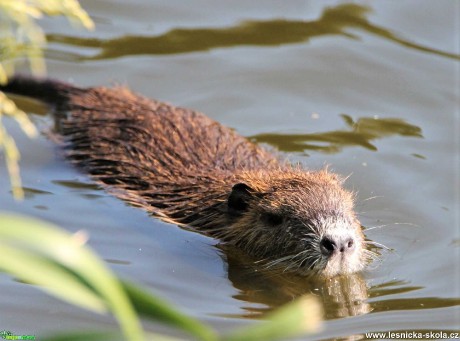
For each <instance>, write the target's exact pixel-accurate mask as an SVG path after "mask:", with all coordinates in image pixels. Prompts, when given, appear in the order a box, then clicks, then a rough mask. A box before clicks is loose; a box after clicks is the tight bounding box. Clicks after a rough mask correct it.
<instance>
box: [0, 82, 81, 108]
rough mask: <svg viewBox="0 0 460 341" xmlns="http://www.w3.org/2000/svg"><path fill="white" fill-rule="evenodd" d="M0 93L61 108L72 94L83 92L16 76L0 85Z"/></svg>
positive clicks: (67, 86) (66, 85)
mask: <svg viewBox="0 0 460 341" xmlns="http://www.w3.org/2000/svg"><path fill="white" fill-rule="evenodd" d="M0 91H4V92H9V93H12V94H16V95H21V96H27V97H31V98H34V99H38V100H40V101H43V102H45V103H48V104H52V105H54V106H57V107H62V106H65V105H66V104H67V102H68V101H69V98H70V96H71V95H72V94H77V93H79V92H81V91H83V90H82V89H80V88H77V87H74V86H73V85H71V84H68V83H64V82H59V81H55V80H50V79H40V78H33V77H28V76H21V75H16V76H14V77H12V78H10V79H9V80H8V83H7V84H4V85H1V84H0Z"/></svg>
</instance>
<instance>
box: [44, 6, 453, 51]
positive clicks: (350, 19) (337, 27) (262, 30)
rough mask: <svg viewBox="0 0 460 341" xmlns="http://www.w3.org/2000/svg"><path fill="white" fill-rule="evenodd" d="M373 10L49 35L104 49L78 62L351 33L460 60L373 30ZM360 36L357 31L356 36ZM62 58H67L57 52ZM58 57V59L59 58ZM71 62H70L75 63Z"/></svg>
mask: <svg viewBox="0 0 460 341" xmlns="http://www.w3.org/2000/svg"><path fill="white" fill-rule="evenodd" d="M369 12H370V8H369V7H366V6H362V5H358V4H342V5H339V6H335V7H329V8H326V9H325V10H324V11H323V13H322V15H321V17H320V18H319V19H317V20H314V21H302V20H283V19H279V20H268V21H246V22H243V23H241V24H239V25H237V26H233V27H228V28H201V29H185V28H179V29H173V30H171V31H169V32H166V33H165V34H162V35H158V36H152V37H149V36H124V37H120V38H115V39H109V40H103V39H97V38H77V37H67V36H62V35H49V36H48V40H49V41H51V42H58V43H64V44H69V45H76V46H81V47H94V48H100V49H102V50H101V51H100V52H99V53H98V54H97V55H95V56H92V57H80V56H79V57H77V58H78V59H111V58H118V57H122V56H129V55H140V54H150V55H162V54H177V53H189V52H197V51H207V50H210V49H213V48H222V47H235V46H244V45H251V46H278V45H283V44H294V43H302V42H306V41H308V40H309V39H311V38H314V37H319V36H323V35H339V36H343V37H348V38H357V37H356V36H355V34H351V33H348V32H346V30H350V29H353V30H356V29H358V30H363V31H365V32H367V33H371V34H374V35H376V36H379V37H381V38H384V39H387V40H390V41H392V42H394V43H397V44H400V45H403V46H406V47H409V48H412V49H416V50H419V51H423V52H426V53H432V54H436V55H439V56H443V57H447V58H452V59H458V60H460V56H459V55H457V54H453V53H448V52H444V51H440V50H436V49H432V48H429V47H426V46H422V45H419V44H416V43H412V42H410V41H408V40H405V39H402V38H400V37H398V36H397V35H395V34H393V33H392V32H390V31H389V30H387V29H385V28H382V27H379V26H376V25H373V24H372V23H370V22H369V21H368V19H367V18H366V16H367V15H368V13H369ZM354 32H356V31H354ZM55 53H57V54H59V53H61V52H57V51H55ZM56 57H57V56H56ZM69 57H70V56H66V58H69Z"/></svg>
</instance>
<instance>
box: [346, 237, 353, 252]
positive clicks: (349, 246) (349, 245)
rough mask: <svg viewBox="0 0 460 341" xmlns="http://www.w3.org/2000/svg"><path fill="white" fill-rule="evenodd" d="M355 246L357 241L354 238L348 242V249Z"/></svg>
mask: <svg viewBox="0 0 460 341" xmlns="http://www.w3.org/2000/svg"><path fill="white" fill-rule="evenodd" d="M353 245H355V241H354V240H353V238H350V239H348V242H347V246H348V248H349V249H351V248H352V247H353Z"/></svg>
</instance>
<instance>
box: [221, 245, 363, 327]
mask: <svg viewBox="0 0 460 341" xmlns="http://www.w3.org/2000/svg"><path fill="white" fill-rule="evenodd" d="M222 250H223V251H224V253H225V255H226V258H227V263H228V277H229V279H230V281H231V282H232V283H233V286H234V287H235V288H237V289H238V290H239V293H238V295H236V296H234V297H235V298H236V299H238V300H241V301H243V302H251V303H261V304H264V305H267V306H268V307H266V308H262V307H254V306H251V307H245V308H243V309H244V310H245V311H246V314H243V317H246V318H257V317H260V316H261V315H263V314H264V313H266V312H268V311H270V310H272V309H274V308H277V307H279V306H281V305H283V304H285V303H288V302H290V301H292V300H293V299H294V298H296V297H299V296H301V295H305V294H313V295H315V296H317V297H318V298H319V300H320V302H321V303H322V305H323V311H324V313H325V318H327V319H331V318H338V317H348V316H357V315H362V314H367V313H369V312H370V311H371V308H370V306H369V304H368V303H367V302H366V300H367V298H368V294H367V286H366V282H365V281H364V279H363V278H362V276H361V275H360V274H355V275H351V276H340V277H335V278H332V279H327V280H324V279H322V280H319V279H314V278H305V277H301V276H296V275H294V274H288V273H283V272H275V271H268V270H263V269H261V268H260V266H259V265H257V264H254V263H253V262H252V261H251V260H250V259H248V257H247V256H245V255H244V254H242V252H241V251H239V250H237V249H234V248H231V247H228V246H225V247H222ZM240 317H241V316H240Z"/></svg>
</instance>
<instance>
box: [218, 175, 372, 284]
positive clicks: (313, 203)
mask: <svg viewBox="0 0 460 341" xmlns="http://www.w3.org/2000/svg"><path fill="white" fill-rule="evenodd" d="M238 180H239V181H238V182H237V183H236V184H234V185H233V188H232V189H231V191H230V194H229V195H228V200H227V206H228V207H227V210H228V212H227V214H228V216H229V217H230V218H229V224H228V226H226V227H225V228H222V229H219V233H218V236H219V238H221V239H222V240H224V241H226V242H228V243H229V244H233V245H236V246H238V247H240V248H242V249H244V250H245V251H246V252H248V253H249V254H250V255H252V256H254V257H256V258H257V259H258V260H259V261H260V262H261V263H263V264H264V266H265V267H267V268H281V269H282V270H283V271H294V272H296V273H299V274H303V275H308V274H315V275H320V276H323V277H332V276H335V275H338V274H350V273H354V272H356V271H359V270H361V269H363V267H364V266H365V264H366V258H368V255H367V253H368V252H367V251H366V250H365V249H364V244H365V241H364V236H363V233H362V230H361V226H360V223H359V221H358V220H357V218H356V216H355V213H354V210H353V194H352V193H350V192H348V191H346V190H345V189H343V187H342V185H341V183H342V180H341V179H339V178H338V176H337V175H335V174H331V173H329V172H327V171H321V172H307V171H305V170H300V169H299V170H293V169H289V170H286V169H280V170H277V171H274V170H270V171H248V172H243V173H241V174H238Z"/></svg>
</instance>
